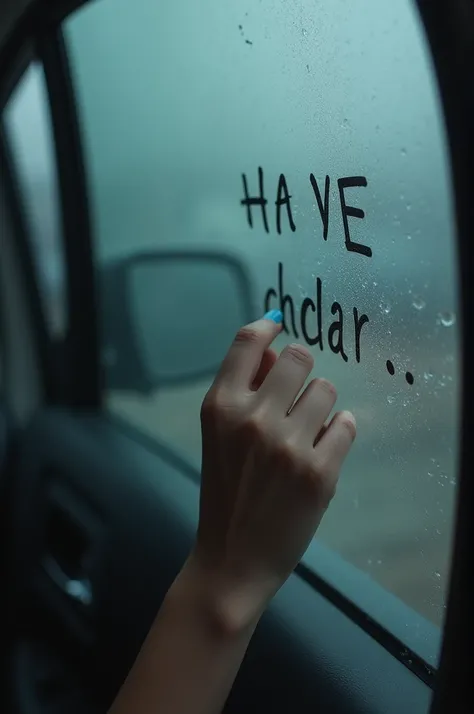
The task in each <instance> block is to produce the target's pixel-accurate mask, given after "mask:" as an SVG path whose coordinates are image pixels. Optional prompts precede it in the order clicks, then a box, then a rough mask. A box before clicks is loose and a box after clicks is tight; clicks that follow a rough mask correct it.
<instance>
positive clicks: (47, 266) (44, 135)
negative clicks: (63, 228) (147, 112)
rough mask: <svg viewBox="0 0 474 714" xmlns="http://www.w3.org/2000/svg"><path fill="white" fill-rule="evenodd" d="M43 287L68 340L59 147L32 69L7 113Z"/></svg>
mask: <svg viewBox="0 0 474 714" xmlns="http://www.w3.org/2000/svg"><path fill="white" fill-rule="evenodd" d="M4 125H5V129H6V134H7V139H8V141H9V144H10V151H11V154H12V159H13V162H14V169H15V170H16V174H17V178H18V185H19V189H20V200H21V203H22V208H23V210H24V213H25V217H26V222H27V230H28V234H29V238H30V240H31V248H32V252H33V257H34V260H35V266H36V268H37V271H38V279H39V287H40V289H41V293H42V298H43V300H44V308H45V312H46V318H47V320H48V323H49V327H50V329H51V332H52V334H53V335H54V336H62V335H63V334H64V331H65V327H66V325H65V321H66V296H65V277H64V260H63V253H62V245H61V233H60V208H59V205H60V204H59V197H58V185H57V175H56V163H55V157H54V144H53V135H52V128H51V117H50V114H49V100H48V96H47V92H46V85H45V79H44V73H43V68H42V66H41V65H40V64H38V63H34V64H31V65H30V66H29V68H28V69H27V71H26V72H25V74H24V75H23V77H22V79H21V80H20V82H19V84H18V86H17V87H16V89H15V91H14V92H13V95H12V96H11V98H10V100H9V102H8V104H7V106H6V108H5V112H4Z"/></svg>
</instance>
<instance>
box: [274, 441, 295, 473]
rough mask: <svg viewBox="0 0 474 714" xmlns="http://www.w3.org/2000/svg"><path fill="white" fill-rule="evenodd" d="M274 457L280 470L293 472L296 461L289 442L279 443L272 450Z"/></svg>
mask: <svg viewBox="0 0 474 714" xmlns="http://www.w3.org/2000/svg"><path fill="white" fill-rule="evenodd" d="M274 457H275V462H276V463H277V464H278V467H279V468H280V469H281V470H288V471H290V470H291V471H293V470H294V468H295V466H296V463H295V462H296V460H295V453H294V448H293V446H292V444H291V442H290V441H279V443H278V444H277V445H276V446H275V449H274Z"/></svg>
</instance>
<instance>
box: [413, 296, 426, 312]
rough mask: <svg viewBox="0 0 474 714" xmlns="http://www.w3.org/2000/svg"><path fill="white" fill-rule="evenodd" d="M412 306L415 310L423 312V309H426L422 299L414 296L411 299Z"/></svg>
mask: <svg viewBox="0 0 474 714" xmlns="http://www.w3.org/2000/svg"><path fill="white" fill-rule="evenodd" d="M412 305H413V307H414V308H415V310H423V308H424V307H426V302H425V301H424V300H423V298H421V297H419V296H416V297H414V298H413V302H412Z"/></svg>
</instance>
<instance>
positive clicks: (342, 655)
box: [10, 410, 430, 714]
mask: <svg viewBox="0 0 474 714" xmlns="http://www.w3.org/2000/svg"><path fill="white" fill-rule="evenodd" d="M123 429H124V427H120V426H118V425H117V424H116V423H114V422H110V421H108V420H106V419H105V418H102V417H98V416H93V415H91V416H87V415H84V416H78V415H72V414H70V413H67V412H66V411H62V410H48V411H44V412H42V413H40V414H38V415H37V417H36V418H35V419H34V421H33V423H32V424H31V425H30V426H29V428H28V429H27V430H26V431H25V433H24V435H23V436H22V440H21V444H20V445H19V449H18V459H17V469H16V474H15V490H14V494H13V500H12V509H13V510H12V522H13V530H12V534H11V539H10V549H11V550H10V555H11V556H12V558H13V561H14V563H15V570H14V572H12V573H11V576H12V577H11V581H12V582H14V583H15V593H14V596H15V597H14V600H15V603H16V612H15V614H16V617H17V620H18V622H21V623H22V627H21V631H20V630H19V631H18V632H17V637H16V643H15V648H14V654H13V655H12V658H11V662H10V667H11V669H10V674H11V676H10V682H11V684H12V687H11V689H12V691H11V694H12V699H13V701H14V703H15V706H16V709H15V711H16V712H17V713H18V714H35V713H36V712H56V711H57V712H65V711H68V712H69V711H81V712H90V711H94V710H95V709H94V707H95V708H96V710H97V711H106V707H107V705H108V703H109V702H110V701H111V699H112V698H113V696H114V693H115V692H116V690H117V688H118V687H119V686H120V683H121V681H122V680H123V678H124V676H125V675H126V673H127V671H128V669H129V667H130V665H131V664H132V662H133V660H134V658H135V656H136V654H137V651H138V649H139V647H140V643H141V642H142V640H143V638H144V637H145V635H146V633H147V631H148V628H149V627H150V625H151V623H152V621H153V618H154V616H155V614H156V612H157V610H158V608H159V606H160V603H161V601H162V599H163V597H164V595H165V593H166V591H167V589H168V587H169V585H170V584H171V582H172V580H173V578H174V576H175V575H176V573H177V572H178V570H179V568H180V566H181V564H182V563H183V561H184V559H185V557H186V555H187V552H188V550H189V548H190V546H191V543H192V538H193V534H194V531H195V528H196V523H197V513H198V495H199V488H198V485H197V484H196V483H195V481H193V480H192V479H191V478H189V477H188V475H186V474H185V473H184V472H183V471H182V470H181V469H179V468H178V466H177V464H176V463H174V464H173V463H172V462H171V461H170V460H169V459H167V457H166V455H165V454H160V452H159V447H157V446H155V447H154V449H153V450H152V449H151V448H148V447H147V446H146V445H144V444H143V443H139V442H138V441H136V440H135V439H134V438H133V434H132V433H127V432H126V431H124V430H123ZM429 700H430V689H429V687H427V686H426V685H425V684H424V683H423V682H422V681H421V680H420V679H418V678H417V677H416V676H415V675H414V674H413V673H411V672H410V671H409V670H408V669H406V668H405V666H404V665H403V664H402V663H401V662H399V661H398V660H397V659H395V658H394V657H393V656H391V655H390V654H389V653H388V652H387V651H386V650H385V649H384V648H383V647H382V646H381V645H380V644H378V643H377V642H375V640H373V639H372V638H371V637H370V636H369V635H368V634H366V633H365V632H364V631H363V630H362V629H360V628H359V627H358V626H357V625H355V624H354V623H353V622H352V621H351V620H350V619H349V618H347V617H346V616H344V615H343V614H342V613H341V612H339V611H338V609H337V608H336V607H335V606H334V605H332V604H331V603H330V602H328V601H327V600H326V599H325V598H324V597H322V596H321V595H320V594H318V593H317V592H316V591H315V590H314V589H313V588H312V587H311V586H310V585H309V584H308V583H306V582H305V581H304V580H303V579H302V578H301V577H299V576H298V575H296V574H295V575H293V576H292V577H291V578H290V579H289V581H288V583H287V584H286V585H285V586H284V588H283V589H282V590H281V592H280V593H279V594H278V596H277V597H276V598H275V601H274V602H273V604H272V606H271V608H270V610H269V611H268V613H267V614H266V615H265V617H264V618H263V620H262V622H261V624H260V626H259V628H258V630H257V633H256V635H255V637H254V639H253V641H252V643H251V646H250V649H249V652H248V655H247V658H246V661H245V662H244V665H243V667H242V669H241V672H240V674H239V676H238V679H237V681H236V684H235V686H234V690H233V692H232V694H231V697H230V699H229V703H228V707H227V711H229V712H236V713H237V712H242V711H247V712H253V711H255V712H261V711H262V710H263V711H271V710H272V709H273V708H274V707H276V708H277V709H278V710H279V711H288V712H290V711H298V712H305V711H308V712H312V713H313V712H314V711H315V710H317V711H318V712H321V713H323V712H329V711H331V712H338V714H339V713H341V714H345V713H347V714H354V713H355V712H360V713H361V714H362V712H364V714H367V713H368V712H374V714H376V713H378V712H383V713H384V714H392V712H393V714H399V712H400V711H405V712H426V711H427V709H428V705H429ZM74 707H76V708H75V709H74Z"/></svg>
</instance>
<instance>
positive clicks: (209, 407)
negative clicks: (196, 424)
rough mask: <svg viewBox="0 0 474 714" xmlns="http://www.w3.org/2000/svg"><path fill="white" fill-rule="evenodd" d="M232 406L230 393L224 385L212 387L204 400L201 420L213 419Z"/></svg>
mask: <svg viewBox="0 0 474 714" xmlns="http://www.w3.org/2000/svg"><path fill="white" fill-rule="evenodd" d="M230 407H232V400H231V398H230V395H229V394H228V393H227V392H226V391H224V390H223V389H222V387H219V388H216V387H212V388H211V389H210V390H209V391H208V392H207V394H206V396H205V397H204V399H203V400H202V404H201V420H204V421H206V420H213V419H217V418H219V417H220V415H221V414H222V412H225V411H227V410H228V409H229V408H230Z"/></svg>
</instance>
